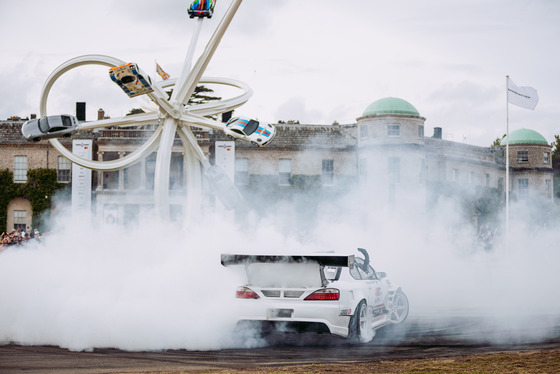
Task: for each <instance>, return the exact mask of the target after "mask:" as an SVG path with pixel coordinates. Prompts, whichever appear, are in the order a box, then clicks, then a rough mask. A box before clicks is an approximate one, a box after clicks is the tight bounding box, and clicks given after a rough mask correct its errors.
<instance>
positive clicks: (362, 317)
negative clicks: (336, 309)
mask: <svg viewBox="0 0 560 374" xmlns="http://www.w3.org/2000/svg"><path fill="white" fill-rule="evenodd" d="M367 314H368V313H367V303H366V301H365V300H362V301H360V303H359V304H358V306H357V307H356V311H355V312H354V315H353V316H352V318H351V319H350V324H349V329H350V333H349V335H348V338H349V339H350V340H351V341H353V342H358V343H369V342H370V341H371V340H372V339H373V337H374V336H375V331H374V330H373V329H372V328H371V327H370V326H369V321H368V318H367Z"/></svg>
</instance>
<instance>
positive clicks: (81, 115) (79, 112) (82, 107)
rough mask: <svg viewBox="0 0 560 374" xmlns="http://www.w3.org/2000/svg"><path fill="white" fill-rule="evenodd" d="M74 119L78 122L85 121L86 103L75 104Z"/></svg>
mask: <svg viewBox="0 0 560 374" xmlns="http://www.w3.org/2000/svg"><path fill="white" fill-rule="evenodd" d="M76 118H78V121H85V120H86V103H84V102H76Z"/></svg>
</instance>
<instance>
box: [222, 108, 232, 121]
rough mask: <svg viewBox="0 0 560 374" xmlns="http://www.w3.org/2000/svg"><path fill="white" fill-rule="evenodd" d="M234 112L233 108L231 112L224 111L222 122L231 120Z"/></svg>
mask: <svg viewBox="0 0 560 374" xmlns="http://www.w3.org/2000/svg"><path fill="white" fill-rule="evenodd" d="M232 114H233V110H230V111H229V112H225V113H222V122H223V123H226V122H227V121H229V120H230V119H231V115H232Z"/></svg>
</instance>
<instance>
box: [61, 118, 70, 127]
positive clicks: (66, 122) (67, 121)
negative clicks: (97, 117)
mask: <svg viewBox="0 0 560 374" xmlns="http://www.w3.org/2000/svg"><path fill="white" fill-rule="evenodd" d="M62 126H65V127H72V120H71V119H70V117H68V116H62Z"/></svg>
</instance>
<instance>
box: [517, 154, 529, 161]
mask: <svg viewBox="0 0 560 374" xmlns="http://www.w3.org/2000/svg"><path fill="white" fill-rule="evenodd" d="M517 162H529V152H528V151H517Z"/></svg>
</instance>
